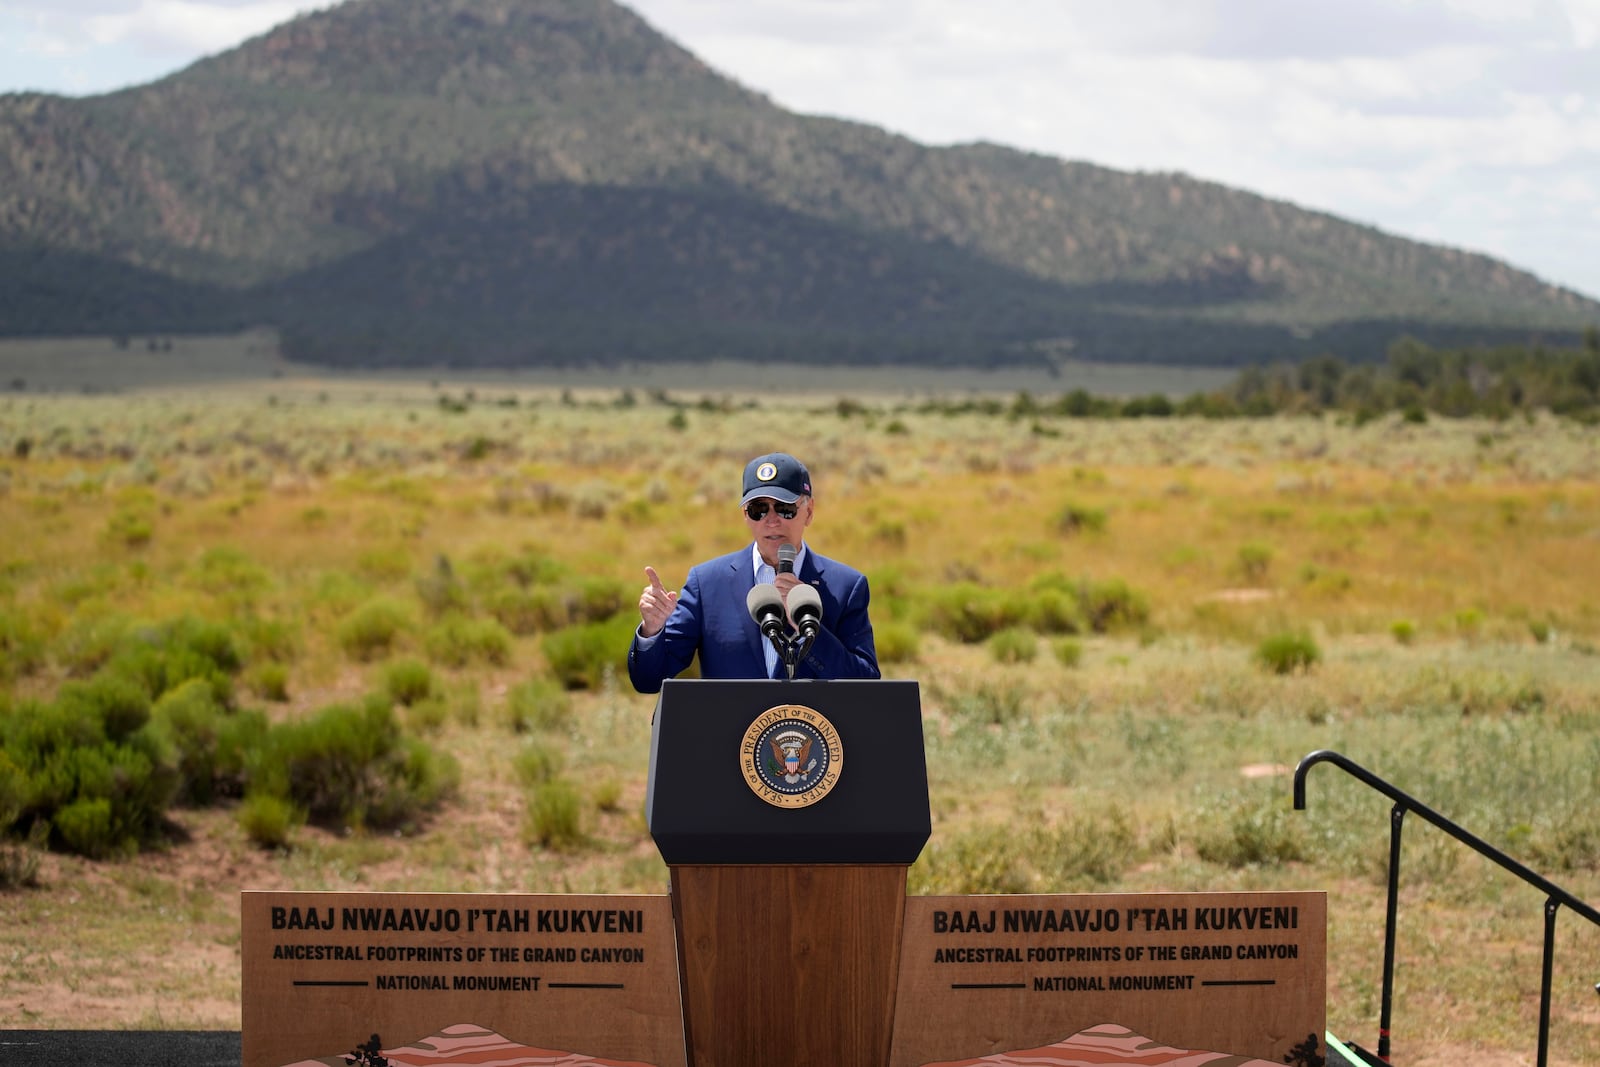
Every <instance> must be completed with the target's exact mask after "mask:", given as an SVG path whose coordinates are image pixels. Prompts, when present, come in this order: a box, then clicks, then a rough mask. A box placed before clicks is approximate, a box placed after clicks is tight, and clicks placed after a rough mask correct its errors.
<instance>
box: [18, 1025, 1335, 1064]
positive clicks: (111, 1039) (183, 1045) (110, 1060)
mask: <svg viewBox="0 0 1600 1067" xmlns="http://www.w3.org/2000/svg"><path fill="white" fill-rule="evenodd" d="M1327 1055H1328V1067H1366V1065H1365V1064H1364V1062H1363V1061H1362V1060H1361V1059H1360V1057H1359V1056H1358V1055H1357V1054H1356V1053H1354V1052H1351V1051H1349V1050H1347V1049H1346V1048H1345V1047H1344V1046H1343V1045H1341V1044H1339V1042H1338V1041H1337V1040H1336V1039H1334V1038H1332V1037H1331V1036H1330V1038H1329V1040H1328V1052H1327ZM0 1067H239V1034H238V1032H237V1031H234V1032H230V1031H227V1030H185V1031H176V1032H175V1031H155V1030H0Z"/></svg>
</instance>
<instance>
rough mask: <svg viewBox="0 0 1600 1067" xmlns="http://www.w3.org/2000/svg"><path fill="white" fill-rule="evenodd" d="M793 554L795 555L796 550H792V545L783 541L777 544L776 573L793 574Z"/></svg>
mask: <svg viewBox="0 0 1600 1067" xmlns="http://www.w3.org/2000/svg"><path fill="white" fill-rule="evenodd" d="M795 555H796V552H795V550H794V546H793V545H791V544H788V543H784V544H781V545H779V546H778V573H779V574H793V573H794V557H795Z"/></svg>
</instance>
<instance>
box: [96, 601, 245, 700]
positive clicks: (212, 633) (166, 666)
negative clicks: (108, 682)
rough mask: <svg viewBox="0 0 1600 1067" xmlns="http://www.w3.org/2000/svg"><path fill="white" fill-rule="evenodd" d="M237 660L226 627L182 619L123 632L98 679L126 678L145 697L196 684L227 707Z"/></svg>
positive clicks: (235, 644) (237, 653)
mask: <svg viewBox="0 0 1600 1067" xmlns="http://www.w3.org/2000/svg"><path fill="white" fill-rule="evenodd" d="M243 661H244V657H243V656H242V654H241V653H240V651H239V645H238V642H237V640H236V639H235V637H234V635H233V631H232V630H231V629H230V628H229V627H227V626H225V625H223V624H221V623H214V622H208V621H205V620H203V619H197V618H193V617H191V616H185V617H183V618H180V619H177V620H175V621H172V622H169V623H164V624H161V625H156V626H133V627H129V628H128V629H127V630H126V631H124V633H123V635H122V638H121V641H120V643H119V645H118V647H117V649H116V651H115V653H114V654H113V655H112V657H111V658H110V659H109V660H108V661H107V662H106V663H105V665H104V667H103V668H102V669H101V672H100V674H101V675H108V676H110V675H114V676H119V677H122V678H126V679H132V680H134V681H136V682H137V683H138V684H139V685H141V686H142V687H143V688H144V689H145V691H146V692H147V693H148V694H149V696H150V697H151V698H155V697H159V696H161V695H162V694H163V693H166V692H169V691H171V690H173V689H176V688H178V687H179V686H180V685H182V684H183V683H185V682H187V681H190V680H191V679H201V680H203V681H205V683H206V684H207V685H209V686H210V687H211V690H212V692H213V694H214V695H215V696H216V699H217V701H218V703H221V704H223V705H231V704H232V702H233V676H234V675H235V674H237V673H238V672H239V668H240V666H241V665H242V663H243ZM97 677H99V675H97Z"/></svg>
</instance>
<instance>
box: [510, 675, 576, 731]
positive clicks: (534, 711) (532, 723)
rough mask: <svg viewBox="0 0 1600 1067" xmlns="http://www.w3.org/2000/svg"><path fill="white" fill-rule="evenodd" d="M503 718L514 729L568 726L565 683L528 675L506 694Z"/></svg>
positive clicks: (568, 698) (569, 701)
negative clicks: (526, 678)
mask: <svg viewBox="0 0 1600 1067" xmlns="http://www.w3.org/2000/svg"><path fill="white" fill-rule="evenodd" d="M505 719H506V723H507V725H509V726H510V727H511V729H512V730H513V731H514V732H516V733H519V734H521V733H544V732H546V731H552V730H568V729H570V728H571V726H572V697H571V695H570V694H569V693H568V692H567V689H566V687H565V686H563V685H562V684H561V683H559V682H557V681H555V680H553V679H550V678H530V679H528V680H527V681H525V682H519V683H518V684H517V685H514V686H512V687H511V691H510V692H509V693H507V694H506V704H505Z"/></svg>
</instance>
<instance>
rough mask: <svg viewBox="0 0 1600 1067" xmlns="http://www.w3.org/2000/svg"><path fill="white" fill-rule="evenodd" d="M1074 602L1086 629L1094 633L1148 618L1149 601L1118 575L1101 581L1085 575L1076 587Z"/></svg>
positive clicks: (1132, 626) (1127, 625)
mask: <svg viewBox="0 0 1600 1067" xmlns="http://www.w3.org/2000/svg"><path fill="white" fill-rule="evenodd" d="M1078 605H1079V608H1080V609H1081V611H1082V612H1083V617H1084V619H1085V621H1087V622H1088V624H1089V629H1091V630H1093V631H1094V632H1095V633H1097V634H1103V633H1110V632H1111V631H1113V630H1120V629H1127V628H1134V627H1139V626H1143V625H1144V624H1145V623H1147V622H1149V621H1150V605H1149V603H1148V602H1147V601H1146V600H1145V598H1144V596H1143V594H1141V593H1138V592H1136V591H1135V590H1134V589H1132V588H1131V587H1130V586H1129V585H1128V583H1127V582H1125V581H1123V580H1122V579H1121V578H1109V579H1107V580H1105V581H1103V582H1094V581H1089V580H1087V579H1086V580H1085V581H1084V582H1083V583H1082V585H1081V586H1080V587H1079V594H1078Z"/></svg>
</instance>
